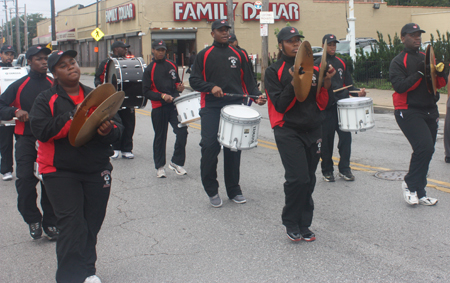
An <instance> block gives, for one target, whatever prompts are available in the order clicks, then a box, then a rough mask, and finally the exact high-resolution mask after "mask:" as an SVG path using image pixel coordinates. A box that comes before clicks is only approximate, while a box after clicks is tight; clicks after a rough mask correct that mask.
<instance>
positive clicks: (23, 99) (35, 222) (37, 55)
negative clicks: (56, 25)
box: [0, 45, 59, 240]
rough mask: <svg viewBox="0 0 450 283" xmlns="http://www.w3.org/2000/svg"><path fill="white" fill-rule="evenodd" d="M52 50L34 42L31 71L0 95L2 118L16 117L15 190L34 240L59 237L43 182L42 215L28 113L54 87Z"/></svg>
mask: <svg viewBox="0 0 450 283" xmlns="http://www.w3.org/2000/svg"><path fill="white" fill-rule="evenodd" d="M50 52H51V51H50V49H48V48H45V47H42V46H40V45H35V46H32V47H30V48H29V49H28V50H27V53H26V58H27V60H28V65H29V66H30V73H29V74H28V75H26V76H24V77H23V78H21V79H19V80H17V81H15V82H14V83H12V84H11V85H10V86H9V87H8V88H7V89H6V90H5V92H4V93H3V95H2V96H1V97H0V112H1V115H2V117H3V118H5V119H6V120H10V119H12V118H13V117H17V121H16V126H15V134H16V146H15V158H16V164H17V167H16V170H17V172H16V177H17V180H16V189H17V194H18V197H17V202H18V204H17V206H18V209H19V211H20V214H21V215H22V217H23V219H24V220H25V222H26V223H27V224H28V226H29V228H30V235H31V237H32V238H33V239H39V238H40V237H41V235H42V227H43V228H44V232H45V233H46V234H47V236H48V237H49V238H50V239H51V240H55V239H56V238H57V237H58V233H59V231H58V229H57V228H56V227H55V224H56V216H55V214H54V212H53V208H52V205H51V204H50V202H49V200H48V197H47V193H46V188H45V187H44V185H43V184H42V183H41V192H42V194H41V207H42V211H43V215H42V214H41V212H40V211H39V208H38V207H37V205H36V200H37V197H38V195H37V192H36V185H37V184H38V182H39V180H38V179H37V178H36V177H35V176H34V162H35V161H36V156H37V151H36V138H35V137H34V136H33V133H32V132H31V129H30V123H29V115H28V112H29V111H30V110H31V107H32V106H33V103H34V101H35V99H36V97H37V96H38V94H39V93H40V92H42V91H44V90H46V89H49V88H50V87H51V86H52V83H53V81H52V79H51V78H50V77H48V76H47V58H48V54H50Z"/></svg>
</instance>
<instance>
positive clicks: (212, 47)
mask: <svg viewBox="0 0 450 283" xmlns="http://www.w3.org/2000/svg"><path fill="white" fill-rule="evenodd" d="M213 49H214V46H211V48H210V49H208V50H207V51H206V52H205V57H204V58H203V71H202V73H203V80H204V81H205V82H206V72H205V69H206V59H207V58H208V55H209V53H211V51H212V50H213ZM207 94H208V93H207V92H202V93H201V99H200V108H204V107H205V105H206V102H205V97H206V95H207Z"/></svg>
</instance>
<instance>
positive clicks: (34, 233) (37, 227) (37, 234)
mask: <svg viewBox="0 0 450 283" xmlns="http://www.w3.org/2000/svg"><path fill="white" fill-rule="evenodd" d="M28 226H29V227H30V235H31V238H33V239H35V240H37V239H40V238H41V236H42V225H41V222H36V223H31V224H28Z"/></svg>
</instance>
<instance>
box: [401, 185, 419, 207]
mask: <svg viewBox="0 0 450 283" xmlns="http://www.w3.org/2000/svg"><path fill="white" fill-rule="evenodd" d="M402 189H403V197H404V198H405V201H406V203H407V204H410V205H415V204H419V198H418V197H417V192H411V191H410V190H409V189H408V185H407V184H406V182H403V183H402Z"/></svg>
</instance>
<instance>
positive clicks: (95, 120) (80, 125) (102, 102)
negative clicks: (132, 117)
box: [69, 83, 125, 147]
mask: <svg viewBox="0 0 450 283" xmlns="http://www.w3.org/2000/svg"><path fill="white" fill-rule="evenodd" d="M124 98H125V93H124V92H123V91H118V92H116V89H115V88H114V86H113V85H112V84H109V83H106V84H102V85H100V86H98V87H97V88H96V89H94V90H93V91H91V92H90V93H89V94H88V95H87V96H86V98H85V99H84V100H83V102H82V103H81V105H80V107H79V108H78V110H77V112H76V113H75V115H74V117H73V121H72V124H71V125H70V129H69V142H70V144H71V145H72V146H75V147H79V146H82V145H84V144H86V143H87V142H88V141H90V140H91V139H92V138H93V137H94V135H95V133H96V132H97V128H98V127H99V126H100V125H101V124H102V123H103V122H105V121H107V120H110V119H112V117H113V116H114V115H115V114H116V113H117V111H119V109H120V106H121V105H122V102H123V100H124Z"/></svg>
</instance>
